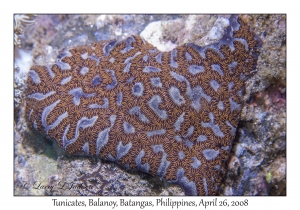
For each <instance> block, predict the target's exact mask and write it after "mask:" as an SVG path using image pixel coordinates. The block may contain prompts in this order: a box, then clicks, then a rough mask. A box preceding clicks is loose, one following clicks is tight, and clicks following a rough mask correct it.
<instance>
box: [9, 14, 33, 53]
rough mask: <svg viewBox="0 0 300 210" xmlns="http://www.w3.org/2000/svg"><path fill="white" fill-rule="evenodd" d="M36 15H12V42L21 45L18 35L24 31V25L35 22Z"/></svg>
mask: <svg viewBox="0 0 300 210" xmlns="http://www.w3.org/2000/svg"><path fill="white" fill-rule="evenodd" d="M35 17H36V15H14V44H15V45H17V46H19V47H20V46H21V40H20V36H22V35H23V33H24V28H25V27H26V25H31V24H34V23H35V20H34V19H35Z"/></svg>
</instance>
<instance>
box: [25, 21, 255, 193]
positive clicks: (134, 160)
mask: <svg viewBox="0 0 300 210" xmlns="http://www.w3.org/2000/svg"><path fill="white" fill-rule="evenodd" d="M230 24H231V25H230V26H229V28H230V27H236V26H234V24H235V21H234V17H233V18H231V22H230ZM228 30H229V31H230V29H228ZM229 31H227V32H228V33H229V34H230V32H229ZM233 34H234V36H233V37H231V39H230V40H229V41H228V40H223V41H221V42H220V43H219V45H218V46H219V49H217V50H216V47H215V46H212V47H211V48H210V47H208V48H206V51H205V56H202V55H201V53H199V51H200V52H201V50H202V49H201V48H199V47H197V46H195V45H193V44H186V45H183V46H180V47H178V48H176V49H175V50H173V51H172V52H166V53H160V52H159V51H158V50H156V49H155V47H153V46H152V45H150V44H148V43H146V42H145V41H144V40H142V39H141V38H140V37H138V36H133V37H129V38H127V39H126V40H124V41H119V42H117V43H116V42H114V41H113V42H108V41H105V42H100V43H95V44H92V45H90V46H82V47H77V48H74V49H70V50H65V49H64V50H62V51H61V54H60V55H59V56H58V61H57V64H55V65H53V66H33V67H32V68H31V71H30V73H29V79H28V89H27V94H26V95H27V99H26V100H27V109H26V110H27V111H26V112H27V116H29V120H30V122H31V123H32V125H33V127H35V128H36V129H37V130H39V131H40V132H42V133H45V134H47V135H48V136H49V137H50V138H53V139H55V140H56V141H57V142H58V144H59V146H60V147H63V148H64V149H66V151H67V152H68V153H70V154H88V155H99V156H100V157H102V158H106V159H110V160H113V161H116V162H119V163H121V164H122V165H125V166H126V165H128V166H129V167H131V168H135V169H138V170H142V171H146V172H149V173H150V174H153V175H158V176H162V177H164V178H165V179H166V180H168V181H171V182H175V183H179V184H180V185H181V186H182V187H183V188H184V189H185V191H186V193H187V194H191V195H194V194H198V195H205V194H209V195H214V194H215V193H216V190H217V186H218V184H219V182H220V180H221V179H222V176H221V174H222V172H223V171H224V162H225V161H226V160H227V158H228V155H229V151H230V148H231V144H232V140H233V138H234V136H235V128H236V127H237V123H238V120H239V115H240V108H241V105H240V103H241V96H242V90H243V87H244V80H245V78H244V76H247V75H249V74H250V72H251V71H252V70H254V69H255V64H256V47H257V41H256V40H255V37H254V35H253V34H252V33H251V32H250V30H249V28H248V26H247V25H245V24H244V23H243V22H240V26H239V30H238V31H234V33H233ZM225 38H226V36H225ZM236 38H240V39H236ZM241 40H242V41H241ZM222 42H224V43H222ZM245 42H247V46H246V45H244V43H245ZM232 44H233V45H232ZM110 45H111V46H112V47H110ZM230 45H232V46H231V48H230ZM233 46H234V48H233ZM218 51H219V52H218ZM160 55H161V62H160V59H159V57H160ZM157 56H158V57H157ZM128 58H131V59H130V60H129V59H128ZM233 63H235V65H233ZM66 64H67V65H66ZM150 66H151V67H150ZM153 67H154V68H153ZM86 68H88V71H87V72H86V73H85V72H84V70H86ZM49 72H50V73H49ZM51 72H52V73H51ZM66 78H70V80H69V81H68V80H66ZM98 78H99V79H98ZM151 78H152V79H153V78H159V79H160V83H159V82H158V83H157V85H154V82H152V80H151ZM160 84H161V85H160ZM231 84H233V85H231ZM141 85H142V86H141ZM78 88H81V90H80V89H78ZM49 93H52V94H49ZM120 93H122V100H120ZM47 94H48V95H47ZM45 96H47V97H45ZM174 98H175V99H174ZM37 99H39V100H37ZM160 101H161V102H160ZM222 104H223V105H222ZM156 106H157V107H156ZM46 107H48V108H49V107H52V109H50V110H48V111H47V108H46ZM134 107H140V108H139V109H134V110H132V109H133V108H134ZM61 116H64V117H61ZM142 116H143V117H144V118H143V117H142ZM60 117H61V119H62V120H59V121H57V119H59V118H60ZM57 122H58V123H57ZM178 122H180V123H178ZM49 125H50V126H49ZM51 125H55V126H52V127H51ZM47 131H48V132H47ZM153 131H156V132H155V133H154V135H151V133H149V132H153ZM152 134H153V133H152ZM64 136H65V138H66V139H67V140H70V139H73V140H74V141H72V142H73V143H70V142H68V141H64V140H63V139H64ZM201 136H202V137H201ZM203 136H205V137H206V140H204V139H203ZM87 145H88V147H87ZM200 162H201V163H200Z"/></svg>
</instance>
